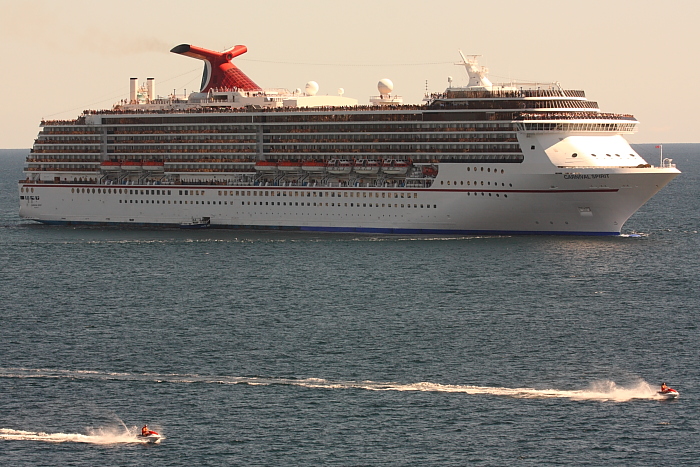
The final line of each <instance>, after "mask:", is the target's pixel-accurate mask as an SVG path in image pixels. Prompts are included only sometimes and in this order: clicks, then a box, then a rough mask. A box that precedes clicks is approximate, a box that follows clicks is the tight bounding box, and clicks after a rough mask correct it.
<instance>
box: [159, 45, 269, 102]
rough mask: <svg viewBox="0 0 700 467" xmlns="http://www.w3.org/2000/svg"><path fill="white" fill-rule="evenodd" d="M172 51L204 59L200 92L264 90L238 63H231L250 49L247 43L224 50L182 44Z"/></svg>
mask: <svg viewBox="0 0 700 467" xmlns="http://www.w3.org/2000/svg"><path fill="white" fill-rule="evenodd" d="M170 51H171V52H173V53H176V54H180V55H186V56H188V57H192V58H196V59H197V60H202V61H204V73H203V75H202V85H201V87H200V90H199V92H209V90H210V89H214V88H224V89H236V90H239V91H262V88H261V87H260V86H258V85H257V84H255V82H253V80H251V79H250V78H248V77H247V76H246V75H245V73H243V72H242V71H241V70H240V69H238V67H237V66H236V65H234V64H233V63H231V60H232V59H233V58H234V57H237V56H239V55H241V54H244V53H246V52H247V51H248V48H247V47H246V46H245V45H237V46H235V47H233V48H231V49H229V50H225V51H224V52H214V51H213V50H207V49H203V48H201V47H195V46H193V45H189V44H180V45H178V46H176V47H173V48H172V49H171V50H170Z"/></svg>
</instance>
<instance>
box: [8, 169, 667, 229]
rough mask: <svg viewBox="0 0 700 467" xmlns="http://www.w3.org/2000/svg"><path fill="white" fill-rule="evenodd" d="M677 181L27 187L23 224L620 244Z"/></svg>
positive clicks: (649, 175) (539, 178)
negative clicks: (515, 236) (552, 238)
mask: <svg viewBox="0 0 700 467" xmlns="http://www.w3.org/2000/svg"><path fill="white" fill-rule="evenodd" d="M463 166H464V164H442V165H441V167H440V171H441V172H444V173H449V174H455V173H457V172H458V171H461V170H463ZM465 173H466V172H465ZM677 174H678V171H677V170H676V169H674V168H647V169H636V168H634V169H629V168H628V169H607V170H603V169H589V170H582V171H577V176H576V177H572V176H571V175H567V174H562V173H554V174H548V175H536V174H529V175H528V174H518V175H517V176H516V175H511V176H508V175H501V174H490V177H484V178H489V180H487V181H486V183H490V184H492V185H488V184H487V185H485V186H481V185H480V184H479V185H478V187H474V186H473V185H469V186H467V185H466V183H467V181H470V182H471V180H466V178H468V177H465V179H464V180H454V179H453V180H450V181H449V182H450V184H449V186H448V185H447V183H448V181H447V180H444V179H441V177H438V178H437V179H436V180H435V183H434V184H433V188H393V187H392V188H389V187H386V188H378V187H368V188H361V187H268V186H266V187H260V186H247V187H243V186H241V187H230V186H229V187H221V186H208V185H199V186H197V185H145V186H119V185H109V186H104V185H102V186H99V187H96V186H95V185H87V184H86V185H80V184H64V185H42V184H32V183H25V184H21V185H20V186H21V188H20V216H21V217H23V218H26V219H32V220H35V221H39V222H43V223H48V224H104V225H110V224H111V225H115V224H117V225H135V226H136V225H139V226H149V225H152V226H163V225H172V226H178V225H180V224H182V223H183V222H187V221H189V220H190V219H192V218H202V217H209V218H210V219H211V226H212V227H229V228H260V229H265V228H271V229H294V230H318V231H338V232H380V233H381V232H385V233H445V234H450V233H462V234H470V233H495V234H498V233H519V234H523V233H526V234H529V233H532V234H537V233H539V234H581V235H617V234H619V233H620V229H621V228H622V226H623V224H624V223H625V221H626V220H627V219H628V218H629V217H630V216H631V215H632V214H633V213H634V212H635V211H636V210H637V209H639V207H640V206H641V205H643V204H644V203H645V202H646V201H647V200H648V199H649V198H651V197H652V196H653V195H654V194H655V193H656V192H658V191H659V190H660V189H661V188H662V187H663V186H665V185H666V184H667V183H668V182H669V181H670V180H672V179H673V178H674V177H675V176H676V175H677ZM452 178H456V177H452ZM469 178H472V177H469ZM455 182H456V187H455ZM471 183H473V182H471ZM511 184H512V185H513V186H512V187H511V186H510V185H511ZM83 190H85V192H84V193H83V192H82V191H83ZM119 190H121V191H122V193H121V194H120V193H119ZM93 191H94V193H93ZM141 193H144V194H141ZM145 193H148V194H145ZM151 193H152V194H151ZM156 193H158V194H156ZM185 193H187V194H185Z"/></svg>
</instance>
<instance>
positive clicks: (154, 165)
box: [142, 161, 165, 171]
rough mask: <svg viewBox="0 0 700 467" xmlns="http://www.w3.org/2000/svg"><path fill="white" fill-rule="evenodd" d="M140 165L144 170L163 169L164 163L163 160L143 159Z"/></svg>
mask: <svg viewBox="0 0 700 467" xmlns="http://www.w3.org/2000/svg"><path fill="white" fill-rule="evenodd" d="M142 166H143V169H144V170H155V171H163V170H165V163H164V162H163V161H143V163H142Z"/></svg>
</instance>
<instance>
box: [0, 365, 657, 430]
mask: <svg viewBox="0 0 700 467" xmlns="http://www.w3.org/2000/svg"><path fill="white" fill-rule="evenodd" d="M0 378H57V379H62V378H70V379H78V380H79V379H83V380H112V381H114V380H117V381H142V382H147V381H151V382H157V383H162V382H167V383H173V384H189V383H200V384H201V383H204V384H247V385H251V386H272V385H285V386H301V387H306V388H315V389H361V390H367V391H406V392H408V391H420V392H450V393H463V394H470V395H491V396H502V397H511V398H517V399H552V398H561V399H571V400H595V401H611V402H626V401H630V400H633V399H662V398H661V397H659V395H658V393H657V389H656V386H651V385H650V384H649V383H647V382H646V381H644V380H642V379H640V380H639V381H637V382H636V383H633V384H631V385H629V386H623V385H618V384H617V383H615V382H614V381H609V380H604V381H595V382H592V383H591V384H589V385H588V387H585V388H581V389H558V388H527V387H520V388H509V387H498V386H474V385H449V384H440V383H433V382H416V383H395V382H376V381H343V380H336V381H334V380H326V379H322V378H275V377H270V378H268V377H257V376H207V375H196V374H155V373H110V372H102V371H91V370H57V369H30V368H0ZM81 436H82V435H81ZM98 437H99V436H98Z"/></svg>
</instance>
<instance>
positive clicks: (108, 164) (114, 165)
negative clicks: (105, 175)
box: [100, 161, 121, 171]
mask: <svg viewBox="0 0 700 467" xmlns="http://www.w3.org/2000/svg"><path fill="white" fill-rule="evenodd" d="M100 167H101V168H102V170H107V171H115V170H119V169H120V168H121V162H119V161H102V163H101V164H100Z"/></svg>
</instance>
